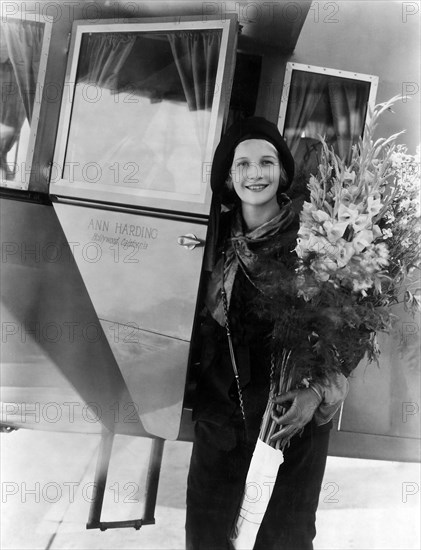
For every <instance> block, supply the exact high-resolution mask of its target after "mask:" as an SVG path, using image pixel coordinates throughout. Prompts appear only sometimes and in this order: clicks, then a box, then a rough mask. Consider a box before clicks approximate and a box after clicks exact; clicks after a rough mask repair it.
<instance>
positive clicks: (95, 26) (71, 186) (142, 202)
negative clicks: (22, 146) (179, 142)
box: [50, 15, 237, 215]
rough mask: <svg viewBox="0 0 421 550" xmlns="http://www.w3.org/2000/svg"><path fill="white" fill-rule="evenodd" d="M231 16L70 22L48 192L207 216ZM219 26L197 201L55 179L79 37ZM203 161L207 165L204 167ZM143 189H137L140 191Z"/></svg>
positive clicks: (229, 56) (225, 100) (230, 58)
mask: <svg viewBox="0 0 421 550" xmlns="http://www.w3.org/2000/svg"><path fill="white" fill-rule="evenodd" d="M236 25H237V18H236V16H235V15H229V16H227V17H226V18H224V19H223V20H222V19H220V18H214V19H211V18H207V20H206V21H204V20H202V19H198V18H197V17H195V16H186V17H180V18H178V19H177V20H174V18H169V17H157V18H142V19H130V20H126V21H124V22H119V23H111V22H110V21H109V20H98V21H95V22H92V21H83V20H76V21H74V22H73V27H72V35H71V43H70V53H69V58H68V63H67V69H66V76H65V84H64V90H66V97H69V101H63V102H62V105H61V111H60V122H59V126H58V133H57V141H56V147H55V151H54V161H53V169H52V173H51V175H50V194H51V195H53V196H57V197H58V198H61V197H63V198H70V199H80V200H88V201H100V202H102V203H112V204H118V205H123V206H124V205H130V206H135V207H136V206H137V207H140V208H146V209H153V210H164V211H172V212H180V213H185V214H196V215H208V214H209V209H210V203H211V196H212V193H211V189H210V185H209V181H210V164H211V160H212V154H213V151H214V149H215V147H216V145H217V142H218V140H219V137H220V134H221V131H222V127H223V123H224V122H225V120H226V117H227V116H228V107H229V98H230V95H231V86H232V79H233V73H234V65H235V50H236V48H235V43H236V38H237V37H236ZM213 29H215V30H221V31H222V37H221V47H220V53H219V63H218V68H217V74H216V81H215V92H214V100H213V105H212V111H211V117H210V124H209V131H208V138H207V144H206V149H205V162H204V163H203V169H202V177H203V176H206V178H207V182H208V184H207V185H206V189H205V193H204V196H203V200H201V201H200V202H195V201H192V200H188V199H187V200H183V199H181V200H180V199H177V198H167V197H162V198H151V197H150V196H148V190H142V189H133V188H132V187H123V186H118V185H116V184H109V185H107V186H101V187H100V186H98V184H95V183H88V182H76V181H74V182H71V183H70V182H68V181H66V180H64V179H63V178H62V175H63V174H62V172H63V168H61V175H60V177H57V174H56V177H55V178H54V167H57V168H58V169H59V170H60V167H64V159H65V157H66V150H67V140H68V135H69V131H70V123H71V115H72V107H73V98H74V90H75V81H76V73H77V69H78V61H79V52H80V47H81V42H82V35H83V34H84V33H88V32H95V33H101V32H102V33H104V32H116V33H124V32H127V33H129V32H160V31H161V32H170V31H182V30H184V31H194V30H197V31H206V30H213ZM207 165H208V166H207ZM142 191H143V192H142Z"/></svg>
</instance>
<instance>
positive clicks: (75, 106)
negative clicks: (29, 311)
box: [50, 17, 237, 439]
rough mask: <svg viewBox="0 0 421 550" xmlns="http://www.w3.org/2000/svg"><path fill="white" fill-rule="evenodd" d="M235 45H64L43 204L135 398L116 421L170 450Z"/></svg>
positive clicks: (160, 32) (89, 30)
mask: <svg viewBox="0 0 421 550" xmlns="http://www.w3.org/2000/svg"><path fill="white" fill-rule="evenodd" d="M236 34H237V25H236V20H235V18H234V17H227V18H226V19H225V20H224V21H221V20H215V21H212V20H208V21H195V20H194V19H193V18H181V19H180V20H178V19H177V21H176V22H175V21H169V18H166V20H163V19H153V20H145V19H143V20H130V22H125V23H112V22H109V21H98V22H95V23H91V22H85V21H76V22H75V23H74V26H73V31H72V39H71V45H70V51H69V60H68V66H67V71H66V82H65V86H64V91H63V98H62V107H61V113H60V124H59V131H58V137H57V143H56V150H55V155H54V163H53V166H52V170H51V184H50V194H51V197H52V199H53V203H54V208H55V210H56V212H57V215H58V218H59V220H60V223H61V225H62V227H63V230H64V233H65V235H66V238H67V240H68V242H69V245H70V247H71V249H72V252H73V255H74V257H75V260H76V263H77V265H78V268H79V270H80V273H81V275H82V277H83V280H84V282H85V285H86V288H87V290H88V292H89V295H90V298H91V300H92V303H93V306H94V308H95V310H96V313H97V315H98V318H99V320H100V322H101V325H102V328H103V330H104V333H105V335H106V337H107V339H108V341H109V343H110V347H111V349H112V351H113V353H114V356H115V358H116V361H117V363H118V365H119V367H120V370H121V372H122V375H123V377H124V379H125V381H126V384H127V386H128V388H129V391H130V393H131V396H132V397H133V410H127V411H118V414H119V415H122V416H123V417H124V418H123V420H125V421H127V422H130V421H132V419H133V418H135V412H137V413H138V414H139V417H140V419H141V421H142V424H143V426H144V428H145V429H146V430H147V432H148V433H150V434H151V435H153V436H158V437H162V438H165V439H176V438H177V435H178V432H179V428H180V420H181V414H182V405H183V397H184V387H185V379H186V371H187V363H188V355H189V348H190V338H191V333H192V327H193V320H194V315H195V309H196V300H197V292H198V286H199V278H200V272H201V265H202V259H203V250H204V244H205V240H206V231H207V221H208V216H209V210H210V200H211V192H210V186H209V181H208V176H209V169H210V163H211V160H212V154H213V151H214V148H215V146H216V144H217V142H218V140H219V137H220V134H221V130H222V125H223V121H224V115H225V112H226V107H227V104H228V102H229V95H230V87H231V82H232V76H233V70H234V56H235V51H236ZM94 336H95V335H91V337H92V338H93V337H94ZM86 368H87V369H88V368H89V365H86ZM119 419H120V421H121V416H120V418H119Z"/></svg>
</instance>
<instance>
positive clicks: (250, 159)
mask: <svg viewBox="0 0 421 550" xmlns="http://www.w3.org/2000/svg"><path fill="white" fill-rule="evenodd" d="M227 176H229V178H228V183H227ZM293 176H294V160H293V158H292V156H291V153H290V152H289V149H288V147H287V146H286V144H285V141H284V140H283V138H282V136H281V135H280V133H279V131H278V129H277V127H276V126H275V125H274V124H273V123H271V122H269V121H267V120H266V119H263V118H260V117H251V118H248V119H245V120H242V121H239V122H237V123H235V124H234V125H233V126H232V127H231V128H230V129H229V130H228V131H227V133H226V134H225V135H224V136H223V138H222V139H221V142H220V144H219V145H218V147H217V149H216V152H215V156H214V160H213V164H212V172H211V183H212V188H213V191H214V193H215V195H217V197H218V198H219V199H220V200H221V201H222V202H223V203H224V204H225V205H226V204H227V202H226V201H227V200H228V201H230V202H231V203H234V207H233V208H232V210H230V211H229V212H227V213H224V214H222V215H221V221H220V231H219V239H218V242H217V246H216V254H215V257H216V261H215V263H214V265H213V266H212V269H211V272H210V273H208V274H207V276H208V278H207V288H206V292H205V300H204V301H205V306H206V307H205V308H204V310H205V311H204V314H203V315H204V317H203V319H202V325H201V335H202V343H201V344H202V345H201V362H200V372H199V373H198V386H197V391H196V396H195V401H196V403H195V406H194V419H195V420H196V421H197V422H196V428H195V435H196V439H195V443H194V447H193V454H192V460H191V465H190V471H189V478H188V489H187V521H186V531H187V548H188V550H196V549H197V548H214V549H218V550H223V549H224V550H225V549H227V548H229V547H231V546H230V545H229V538H230V532H231V529H232V527H233V524H234V522H235V519H236V515H237V512H238V509H239V505H240V501H241V497H242V495H243V489H244V486H245V483H246V476H247V470H248V468H249V464H250V461H251V458H252V455H253V452H254V451H255V445H256V441H258V433H259V427H260V425H261V420H262V416H263V413H264V411H265V408H266V404H267V402H268V396H269V386H270V381H271V379H273V374H274V372H273V369H274V365H275V361H277V358H278V354H279V353H280V352H281V350H276V349H275V348H274V347H273V345H272V339H271V333H272V322H271V320H270V319H268V318H264V316H263V315H261V314H259V306H258V304H259V301H258V297H259V295H260V293H262V292H264V289H265V287H264V284H265V277H266V276H267V273H266V272H265V268H266V267H267V266H268V265H270V266H271V274H270V275H269V276H271V277H272V279H271V281H273V282H274V284H277V282H278V284H279V281H280V280H282V279H283V278H286V277H287V276H288V274H289V273H290V272H291V270H293V262H294V259H293V258H294V257H293V253H292V252H291V251H292V249H293V248H294V243H295V239H296V236H297V228H298V226H297V221H298V220H297V214H296V212H295V206H296V205H295V204H293V202H292V201H291V200H290V199H289V197H288V196H287V195H286V194H285V193H284V192H285V191H286V190H287V189H288V188H289V186H290V184H291V182H292V180H293ZM269 262H272V263H269ZM275 265H276V268H275ZM279 307H281V308H286V307H288V304H287V303H286V302H284V303H282V304H281V305H280V306H279ZM275 358H276V359H275ZM300 359H301V361H302V362H303V361H305V359H303V358H302V357H301V358H300ZM334 382H335V383H333V382H332V384H331V382H330V381H328V380H327V381H326V386H324V385H322V384H320V385H319V384H316V383H315V382H314V381H312V385H311V387H307V388H303V387H301V386H300V387H298V388H297V389H296V390H295V392H294V395H293V397H292V398H290V397H291V396H290V395H286V394H285V395H284V397H283V399H284V401H291V402H293V406H292V407H291V411H296V412H297V414H296V415H295V416H294V418H292V414H290V415H289V418H287V415H285V417H284V418H283V420H284V422H283V423H284V427H283V433H286V432H287V433H288V434H289V435H290V436H291V444H290V446H289V447H288V448H287V449H285V454H284V457H285V461H284V464H283V465H282V467H281V469H279V473H278V476H277V477H276V471H275V476H274V477H270V476H269V477H268V473H267V470H265V469H264V468H263V467H262V466H261V465H259V468H260V470H262V471H263V472H264V475H266V476H267V477H266V478H265V479H266V480H267V479H269V480H270V481H269V482H268V483H270V484H271V485H270V487H271V491H272V494H273V496H272V498H271V500H270V503H269V505H268V508H267V511H266V514H265V515H264V517H263V514H261V515H260V519H259V522H260V521H261V519H262V518H263V521H262V523H261V526H260V530H259V534H258V536H257V539H256V544H255V545H254V538H255V536H256V530H255V533H254V537H253V538H250V539H249V540H248V541H247V545H246V546H243V545H242V542H239V539H238V537H237V534H235V535H234V537H235V538H236V539H237V542H238V543H239V544H238V545H237V543H235V544H234V547H236V548H237V547H241V548H252V547H253V548H254V549H255V550H260V549H262V550H263V549H264V550H270V549H275V548H280V547H282V548H290V549H291V550H292V549H293V548H300V550H309V549H310V548H312V542H311V541H312V539H313V538H314V534H315V526H314V523H315V511H316V508H317V500H318V495H319V491H320V487H321V482H322V478H323V472H324V467H325V462H326V455H327V445H328V439H329V429H330V428H331V422H330V420H331V418H332V416H333V414H334V413H335V412H336V410H337V409H338V408H339V406H340V404H341V403H342V400H343V399H344V397H345V395H346V391H347V381H346V379H345V377H344V376H343V375H340V376H339V377H338V379H337V380H335V381H334ZM333 385H335V389H336V393H335V394H333V393H332V392H330V394H329V397H327V394H328V393H329V392H328V387H330V386H333ZM313 390H314V391H313ZM289 393H291V392H289ZM326 397H327V399H328V400H329V402H330V403H331V404H332V409H331V415H328V416H326V417H325V418H324V419H323V421H322V422H319V421H318V420H316V415H315V413H316V411H318V410H319V409H321V408H322V407H323V406H324V405H325V404H324V399H325V398H326ZM321 424H323V425H321ZM298 432H302V437H298V436H297V433H298ZM279 433H280V432H279ZM277 435H278V434H277ZM293 435H294V436H295V437H292V436H293ZM267 447H268V446H267ZM256 449H257V446H256ZM270 450H271V451H274V452H275V453H276V454H277V455H278V457H282V452H281V451H280V450H277V451H275V449H270ZM278 466H279V463H278ZM248 480H249V478H248V477H247V481H248ZM265 483H267V481H265ZM255 486H256V484H255ZM257 486H259V484H258V482H257ZM241 510H242V511H243V509H241ZM241 513H242V512H241ZM254 517H256V516H254ZM254 523H256V521H255V522H254ZM258 526H259V524H257V527H258ZM243 534H244V531H243Z"/></svg>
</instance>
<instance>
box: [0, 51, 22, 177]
mask: <svg viewBox="0 0 421 550" xmlns="http://www.w3.org/2000/svg"><path fill="white" fill-rule="evenodd" d="M0 82H1V87H2V94H1V102H0V168H1V171H2V175H3V177H5V179H13V177H14V167H12V166H11V165H10V163H8V162H7V154H8V153H9V151H10V150H11V149H12V147H13V146H14V144H15V143H16V142H17V140H18V139H19V135H20V130H21V128H22V125H23V122H24V120H25V110H24V107H23V103H22V99H21V97H20V94H19V93H18V92H17V89H18V84H17V82H16V77H15V72H14V70H13V67H12V64H11V63H10V60H9V59H8V60H7V61H4V62H3V63H0Z"/></svg>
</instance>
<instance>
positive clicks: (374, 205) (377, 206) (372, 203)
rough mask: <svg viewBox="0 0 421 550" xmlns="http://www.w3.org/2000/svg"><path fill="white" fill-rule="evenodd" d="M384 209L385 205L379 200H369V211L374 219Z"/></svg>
mask: <svg viewBox="0 0 421 550" xmlns="http://www.w3.org/2000/svg"><path fill="white" fill-rule="evenodd" d="M382 207H383V205H382V203H381V202H380V200H379V199H375V198H374V197H368V198H367V210H368V213H369V214H370V215H371V216H372V217H373V216H375V215H376V214H378V213H379V212H380V210H381V209H382Z"/></svg>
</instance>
